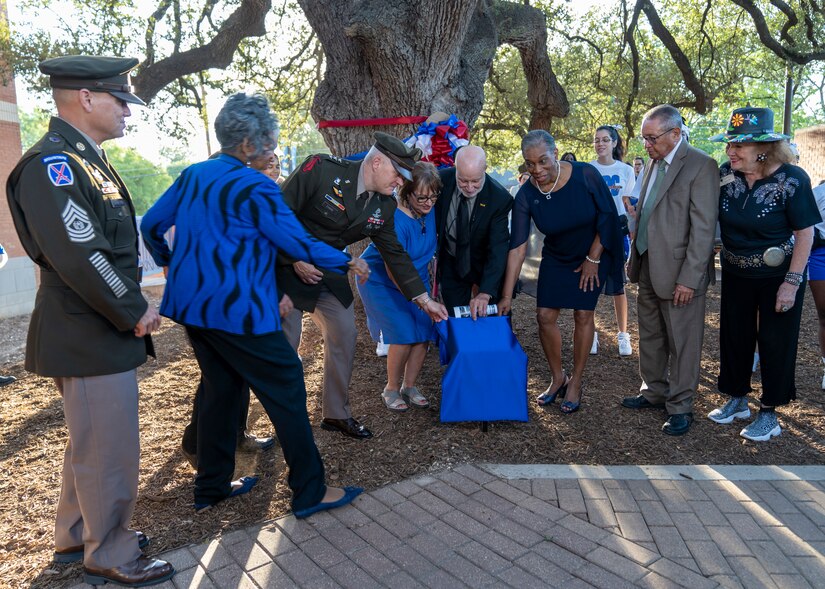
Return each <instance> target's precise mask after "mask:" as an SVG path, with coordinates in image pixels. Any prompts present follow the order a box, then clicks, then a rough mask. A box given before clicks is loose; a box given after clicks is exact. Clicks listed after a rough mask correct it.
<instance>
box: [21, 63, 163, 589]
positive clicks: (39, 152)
mask: <svg viewBox="0 0 825 589" xmlns="http://www.w3.org/2000/svg"><path fill="white" fill-rule="evenodd" d="M137 64H138V60H137V59H128V58H119V57H93V56H86V55H77V56H71V57H58V58H55V59H49V60H47V61H44V62H43V63H41V64H40V71H42V72H43V73H44V74H47V75H49V76H50V79H49V82H50V85H51V87H52V88H53V89H54V90H53V95H54V99H55V104H56V105H57V114H58V116H57V117H53V118H52V119H51V121H50V122H49V131H48V132H47V133H46V135H44V136H43V138H42V139H41V140H40V141H38V142H37V143H36V144H35V145H34V146H33V147H32V148H31V149H30V150H29V151H27V152H26V153H25V154H24V155H23V157H22V159H21V160H20V162H19V163H18V164H17V166H16V167H15V168H14V170H13V171H12V173H11V174H10V175H9V180H8V184H7V186H6V194H7V196H8V200H9V208H10V209H11V213H12V216H13V218H14V225H15V227H16V229H17V233H18V235H19V236H20V241H21V242H22V244H23V247H24V248H25V250H26V253H27V254H28V255H29V257H31V258H32V260H34V262H35V263H36V264H37V265H38V266H40V288H39V290H38V291H37V300H36V301H35V305H34V311H33V312H32V318H31V324H30V325H29V336H28V341H27V344H26V369H27V370H30V371H31V372H34V373H35V374H39V375H40V376H49V377H53V378H54V380H55V383H56V385H57V388H58V390H59V391H60V394H61V396H62V398H63V413H64V416H65V418H66V427H67V429H68V432H69V441H68V444H67V445H66V452H65V457H64V461H63V483H62V486H61V490H60V500H59V501H58V503H57V518H56V519H57V521H56V524H55V548H56V550H55V555H54V558H55V561H56V562H61V563H67V562H75V561H80V560H82V561H83V567H84V573H85V580H86V582H88V583H92V584H95V585H102V584H104V583H106V582H113V583H115V584H117V585H122V586H124V587H145V586H148V585H154V584H157V583H161V582H163V581H165V580H167V579H169V578H170V577H171V576H172V575H173V574H174V572H175V571H174V568H173V567H172V565H170V564H169V563H167V562H164V561H162V560H155V559H151V558H146V557H144V556H143V554H142V553H141V549H142V548H144V547H145V546H146V544H148V539H147V538H146V536H144V535H143V534H140V533H138V532H136V531H135V530H132V529H129V523H130V520H131V518H132V513H133V511H134V508H135V502H136V500H137V492H138V474H139V468H138V466H139V465H138V462H139V459H140V444H139V431H138V385H137V377H136V369H137V367H138V366H140V365H141V364H143V363H144V362H145V361H146V354H147V352H148V353H150V354H151V353H153V352H152V342H151V339H150V338H149V334H150V333H151V332H152V331H153V330H155V329H157V328H158V326H159V325H160V316H159V315H158V312H157V310H156V309H155V307H153V306H150V305H149V304H148V303H147V302H146V300H145V299H144V298H143V295H142V294H141V291H140V269H139V267H138V248H137V228H136V227H135V210H134V206H133V205H132V199H131V198H130V196H129V191H128V190H127V189H126V186H125V184H124V183H123V181H122V180H121V178H120V176H118V174H117V172H116V171H115V170H114V168H112V167H111V166H110V165H109V163H108V160H107V159H106V154H105V153H104V151H103V149H101V147H100V144H101V143H103V142H104V141H106V140H108V139H114V138H116V137H122V136H123V133H124V129H125V127H126V117H128V116H129V115H130V114H131V113H130V111H129V104H130V103H131V104H140V105H143V101H142V100H141V99H140V98H138V97H137V96H135V95H134V94H132V86H131V85H130V83H129V71H130V70H131V69H132V68H134V67H135V66H136V65H137Z"/></svg>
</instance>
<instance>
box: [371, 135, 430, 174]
mask: <svg viewBox="0 0 825 589" xmlns="http://www.w3.org/2000/svg"><path fill="white" fill-rule="evenodd" d="M375 149H377V150H378V151H380V152H381V153H383V154H384V155H385V156H387V157H388V158H389V159H390V162H392V165H393V167H394V168H395V171H396V172H398V173H399V174H401V176H402V177H403V178H406V179H407V180H412V169H413V166H415V162H417V161H418V160H419V159H421V150H420V149H418V148H417V147H408V146H407V145H406V144H405V143H404V142H403V141H401V140H400V139H398V138H397V137H393V136H392V135H387V134H386V133H382V132H381V131H376V132H375Z"/></svg>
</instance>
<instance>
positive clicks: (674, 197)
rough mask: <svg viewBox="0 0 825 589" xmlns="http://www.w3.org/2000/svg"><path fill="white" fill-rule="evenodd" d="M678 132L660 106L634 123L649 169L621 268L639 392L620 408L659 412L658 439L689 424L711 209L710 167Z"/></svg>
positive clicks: (675, 114)
mask: <svg viewBox="0 0 825 589" xmlns="http://www.w3.org/2000/svg"><path fill="white" fill-rule="evenodd" d="M681 125H682V117H681V115H680V114H679V111H678V110H676V109H675V108H674V107H672V106H670V105H667V104H665V105H660V106H657V107H654V108H652V109H651V110H650V111H648V112H647V114H646V115H645V117H644V120H643V122H642V137H643V139H644V144H645V149H646V150H647V153H648V155H650V162H649V163H648V166H647V169H646V170H645V176H644V179H643V184H642V190H641V196H640V199H639V204H638V207H637V222H638V228H637V232H636V238H635V239H634V241H633V243H632V245H631V247H630V262H629V266H628V275H629V277H630V281H631V282H633V283H638V284H639V294H638V299H637V305H638V316H639V372H640V373H641V376H642V386H641V387H640V394H638V395H636V396H635V397H626V398H625V399H624V400H622V405H623V406H624V407H627V408H630V409H650V408H666V409H667V412H668V414H669V417H668V420H667V421H666V422H665V424H664V425H663V426H662V431H663V432H664V433H666V434H669V435H674V436H679V435H683V434H685V433H686V432H687V431H688V429H690V424H691V423H692V421H693V411H692V410H693V396H694V394H695V392H696V386H697V385H698V383H699V366H700V362H701V355H702V337H703V335H704V328H705V291H706V289H707V286H708V282H709V281H710V272H712V271H713V266H712V265H710V261H711V260H712V256H713V239H714V235H715V231H716V217H717V214H718V209H719V169H718V166H717V165H716V162H715V161H714V160H713V159H712V158H710V157H709V156H708V155H706V154H705V153H703V152H701V151H699V150H698V149H695V148H693V147H691V146H690V145H688V143H687V141H686V140H685V139H684V138H683V137H682V131H681ZM668 368H669V370H668Z"/></svg>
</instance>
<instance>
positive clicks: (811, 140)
mask: <svg viewBox="0 0 825 589" xmlns="http://www.w3.org/2000/svg"><path fill="white" fill-rule="evenodd" d="M793 140H794V143H796V145H797V146H798V147H799V165H800V166H802V167H803V168H804V169H805V171H806V172H808V175H809V176H810V177H811V184H813V185H814V186H816V185H818V184H819V183H820V182H822V181H823V180H825V125H817V126H815V127H808V128H807V129H800V130H799V131H797V132H796V133H794V138H793Z"/></svg>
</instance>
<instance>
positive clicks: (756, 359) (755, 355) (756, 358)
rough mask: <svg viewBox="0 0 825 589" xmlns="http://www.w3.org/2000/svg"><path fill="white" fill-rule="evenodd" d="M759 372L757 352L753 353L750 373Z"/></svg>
mask: <svg viewBox="0 0 825 589" xmlns="http://www.w3.org/2000/svg"><path fill="white" fill-rule="evenodd" d="M757 370H759V352H754V353H753V366H751V372H756V371H757Z"/></svg>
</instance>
